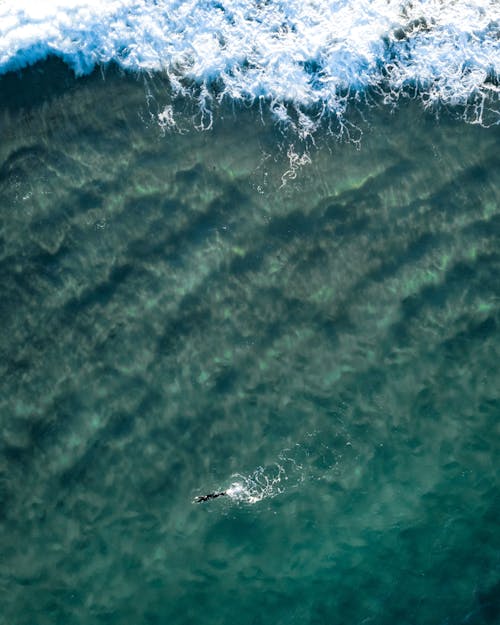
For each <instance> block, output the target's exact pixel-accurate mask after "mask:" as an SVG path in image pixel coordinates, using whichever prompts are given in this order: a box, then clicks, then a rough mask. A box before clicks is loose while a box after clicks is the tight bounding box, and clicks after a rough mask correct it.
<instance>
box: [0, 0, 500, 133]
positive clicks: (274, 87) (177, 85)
mask: <svg viewBox="0 0 500 625" xmlns="http://www.w3.org/2000/svg"><path fill="white" fill-rule="evenodd" d="M499 25H500V2H499V1H498V0H412V1H411V2H410V1H409V0H43V1H40V0H4V1H3V2H2V3H0V73H5V72H7V71H9V70H17V69H19V68H22V67H25V66H26V65H29V64H32V63H34V62H36V61H38V60H40V59H43V58H45V57H46V56H48V55H50V54H54V55H57V56H59V57H61V58H63V59H64V60H65V61H66V62H67V63H68V64H69V66H70V67H71V68H72V69H73V70H74V71H75V72H76V74H78V75H81V74H85V73H88V72H90V71H91V70H92V69H93V68H94V67H95V66H96V65H97V64H106V63H109V62H111V61H114V62H116V63H117V64H118V65H120V66H121V67H123V68H125V69H127V70H132V71H140V70H146V71H148V72H155V71H160V70H161V71H165V72H167V73H168V75H169V77H170V79H171V83H172V86H173V88H174V91H175V90H177V91H185V89H186V88H187V85H192V84H197V85H198V86H199V87H200V89H201V91H200V92H199V93H201V94H202V106H206V105H207V104H209V100H210V98H212V97H213V94H214V93H215V91H214V90H213V89H212V87H213V86H214V84H215V83H216V84H217V94H218V97H224V96H226V97H229V98H232V99H235V100H242V99H243V100H246V101H255V100H265V101H266V102H267V103H268V104H269V105H270V107H271V109H272V110H273V112H274V114H275V116H276V117H277V118H278V119H281V120H283V121H289V120H290V116H289V112H290V108H292V109H295V118H296V120H297V119H298V122H296V123H297V125H298V126H300V127H301V128H303V129H305V131H311V130H313V129H314V121H312V120H314V119H317V117H318V116H321V114H323V113H329V114H330V115H333V116H334V117H335V116H336V117H338V118H339V119H341V118H342V117H343V115H344V113H345V110H346V103H347V101H348V100H350V99H360V98H362V97H363V96H364V94H366V93H368V92H371V93H373V92H374V91H375V92H378V93H381V94H382V96H383V97H384V98H386V99H388V100H390V101H395V100H397V98H398V97H399V96H400V94H401V93H404V94H406V95H409V94H410V95H413V94H415V95H416V96H417V97H421V98H422V100H423V102H424V104H425V105H427V106H429V105H434V104H437V103H443V104H446V105H461V106H464V107H466V106H467V105H469V108H468V109H467V111H468V114H469V116H471V118H472V120H473V121H478V122H481V121H482V120H483V114H484V112H485V107H486V108H488V107H489V108H490V109H491V108H492V109H493V119H494V121H498V101H499V86H498V82H499V78H500V35H499ZM471 102H472V103H473V108H472V109H471V108H470V104H471ZM313 111H314V115H312V112H313ZM304 112H305V113H307V114H306V115H304ZM490 113H491V111H490ZM495 115H496V117H495ZM490 117H491V116H490ZM167 121H169V120H167Z"/></svg>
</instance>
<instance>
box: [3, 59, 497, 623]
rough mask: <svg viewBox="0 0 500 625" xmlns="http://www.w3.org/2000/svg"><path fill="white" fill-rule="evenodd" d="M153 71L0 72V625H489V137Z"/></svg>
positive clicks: (492, 195) (492, 239)
mask: <svg viewBox="0 0 500 625" xmlns="http://www.w3.org/2000/svg"><path fill="white" fill-rule="evenodd" d="M164 88H165V85H164V84H162V82H161V81H160V80H159V79H154V80H151V79H150V80H147V81H144V80H142V79H136V78H133V77H130V76H120V75H119V74H118V73H117V72H113V71H110V72H108V73H107V74H106V76H105V78H104V79H103V77H102V76H101V74H100V73H99V72H98V73H96V74H94V75H92V76H90V77H88V78H85V79H81V80H79V81H75V80H74V79H73V78H72V77H71V75H70V74H69V73H68V72H67V70H65V69H63V68H61V67H60V66H59V65H58V64H54V63H52V62H50V63H47V64H45V65H41V66H37V67H35V68H33V69H32V70H30V71H28V72H25V73H24V74H23V75H22V76H14V75H8V76H5V77H3V78H2V80H1V82H0V94H1V95H0V135H1V136H2V142H1V144H0V259H1V260H0V284H1V293H2V297H1V300H0V354H1V358H0V419H1V442H0V445H1V447H0V523H1V525H0V532H1V534H0V596H1V597H2V598H1V603H2V606H3V607H2V610H1V611H0V623H2V625H3V624H4V623H5V624H6V625H7V624H8V625H28V624H29V625H32V624H33V623H36V624H37V625H38V624H40V625H43V624H49V623H50V624H54V623H64V624H65V625H73V624H77V623H78V624H85V623H89V624H90V623H107V624H108V623H109V624H115V623H135V624H143V623H144V624H150V623H155V624H156V623H169V624H170V623H175V624H184V623H186V624H187V623H214V624H215V623H226V622H227V623H234V622H237V623H240V624H242V625H246V624H259V623H262V624H267V623H269V624H271V623H272V624H273V625H275V624H280V623H283V624H284V623H287V624H288V623H311V624H315V625H319V624H323V623H324V624H327V623H328V624H331V623H339V624H344V623H353V624H361V623H363V624H368V623H369V624H373V625H382V624H384V625H385V624H393V623H405V624H413V623H414V624H422V625H423V624H424V623H425V624H430V623H431V624H439V625H442V624H447V625H448V624H449V625H455V624H459V623H470V624H473V625H486V624H488V625H489V624H494V623H498V622H499V620H500V603H499V600H498V597H499V596H500V593H499V592H498V589H499V584H500V538H499V533H498V517H499V513H500V510H499V499H498V486H499V468H498V455H499V451H500V450H499V446H500V445H499V440H500V439H499V437H498V435H499V426H498V423H499V412H500V370H499V366H498V363H499V356H500V335H499V330H498V326H499V323H500V318H499V314H500V299H499V296H500V281H499V279H498V275H499V269H500V252H499V242H500V241H499V237H500V210H499V199H500V191H499V189H500V167H499V165H500V162H499V161H500V158H499V152H498V145H499V143H498V141H499V133H500V129H499V128H498V127H493V128H489V129H484V128H481V127H478V126H472V125H466V124H464V123H462V122H459V121H456V120H454V119H453V118H452V116H447V115H442V116H441V118H440V119H438V120H436V119H435V118H434V117H432V116H429V115H426V114H424V113H423V112H422V111H421V107H420V106H419V105H417V104H414V103H412V102H402V103H401V105H400V106H399V107H398V109H397V110H395V111H393V112H391V111H389V110H388V109H387V108H376V107H375V108H373V109H368V108H364V109H362V110H360V111H359V113H358V119H359V122H358V127H359V130H360V132H356V131H354V130H353V133H354V134H353V136H355V137H356V138H358V137H361V140H360V143H358V144H353V143H345V142H339V141H337V140H336V139H334V138H333V137H328V136H327V135H326V134H324V135H323V136H317V137H316V145H315V146H313V145H311V144H309V145H308V146H305V145H304V144H301V143H300V142H299V141H298V139H296V138H294V137H293V136H291V135H287V134H286V133H285V132H282V131H281V130H280V129H279V127H277V126H276V125H275V124H274V123H273V122H271V120H269V119H268V118H267V117H266V114H265V113H263V114H261V112H260V111H258V110H254V109H249V110H245V109H241V110H240V109H232V108H231V107H229V106H228V107H227V109H224V108H222V109H221V110H219V111H218V113H217V115H216V119H215V120H214V125H213V128H212V129H211V130H210V131H206V132H203V131H197V130H195V129H194V125H196V124H200V123H201V122H202V121H203V120H201V119H200V118H199V116H197V114H196V113H195V108H192V107H191V105H190V104H189V103H188V102H183V101H182V100H177V101H176V102H175V108H176V111H177V117H176V121H177V124H178V127H177V130H173V131H169V130H168V129H166V130H164V131H162V129H161V128H160V127H159V125H158V118H157V115H158V113H161V112H162V111H163V110H164V106H165V104H166V103H168V102H169V99H168V96H167V95H166V93H165V91H164ZM41 94H43V95H41ZM231 485H233V490H232V491H231V496H226V497H220V498H219V499H217V500H213V501H209V502H207V503H205V504H200V505H198V504H195V503H193V498H194V497H195V496H197V495H200V494H205V493H208V492H212V491H214V490H221V489H222V490H225V489H228V488H230V487H231Z"/></svg>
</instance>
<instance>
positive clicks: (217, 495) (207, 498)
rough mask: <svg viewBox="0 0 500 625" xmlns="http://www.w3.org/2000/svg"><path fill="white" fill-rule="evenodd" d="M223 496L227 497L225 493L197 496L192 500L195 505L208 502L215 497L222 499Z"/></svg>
mask: <svg viewBox="0 0 500 625" xmlns="http://www.w3.org/2000/svg"><path fill="white" fill-rule="evenodd" d="M223 495H227V493H225V492H222V493H209V494H208V495H199V496H198V497H195V498H194V500H195V502H196V503H201V502H202V501H208V500H209V499H215V498H216V497H222V496H223Z"/></svg>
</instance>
